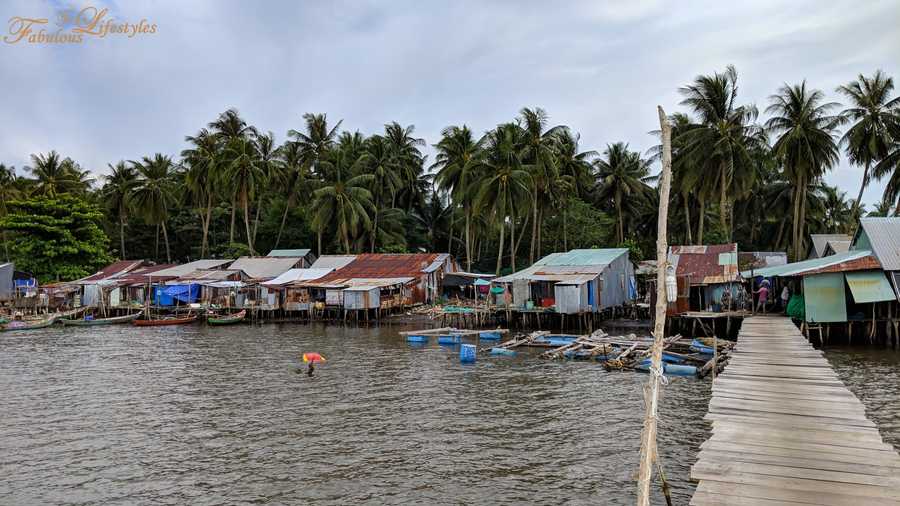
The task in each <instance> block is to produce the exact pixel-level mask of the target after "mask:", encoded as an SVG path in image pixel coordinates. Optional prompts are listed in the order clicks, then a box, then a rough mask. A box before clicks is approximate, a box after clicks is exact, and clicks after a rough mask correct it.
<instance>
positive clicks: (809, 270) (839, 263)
mask: <svg viewBox="0 0 900 506" xmlns="http://www.w3.org/2000/svg"><path fill="white" fill-rule="evenodd" d="M867 257H871V258H870V260H866V258H867ZM872 262H874V263H875V266H876V268H877V265H878V264H877V260H875V258H874V257H872V252H871V251H868V250H857V251H848V252H846V253H836V254H834V255H831V256H827V257H822V258H811V259H809V260H803V261H802V262H794V263H792V264H787V265H777V266H775V267H766V268H763V269H754V270H753V276H762V277H766V278H770V277H773V276H800V275H809V274H813V273H816V272H829V271H831V272H844V271H848V270H849V271H853V270H863V269H871V268H872ZM742 274H743V275H744V276H746V277H748V278H749V277H750V275H751V273H750V271H744V272H743V273H742Z"/></svg>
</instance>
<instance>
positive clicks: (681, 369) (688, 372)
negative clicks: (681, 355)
mask: <svg viewBox="0 0 900 506" xmlns="http://www.w3.org/2000/svg"><path fill="white" fill-rule="evenodd" d="M665 373H666V375H668V376H696V375H697V368H696V367H694V366H692V365H679V364H666V366H665Z"/></svg>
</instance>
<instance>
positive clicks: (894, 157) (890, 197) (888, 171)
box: [873, 112, 900, 216]
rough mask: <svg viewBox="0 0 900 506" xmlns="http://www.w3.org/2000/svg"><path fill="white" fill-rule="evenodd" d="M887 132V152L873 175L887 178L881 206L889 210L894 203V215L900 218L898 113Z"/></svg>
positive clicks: (899, 132) (899, 123) (899, 119)
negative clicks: (888, 137)
mask: <svg viewBox="0 0 900 506" xmlns="http://www.w3.org/2000/svg"><path fill="white" fill-rule="evenodd" d="M888 131H889V133H890V135H891V143H890V146H889V148H888V152H887V154H886V155H885V156H884V158H883V159H882V160H881V161H880V162H878V165H876V166H875V168H874V170H873V174H874V175H875V177H876V178H878V179H879V180H881V179H882V178H884V177H888V181H887V184H886V185H885V187H884V196H883V197H882V198H881V204H882V206H886V207H887V209H890V207H891V205H892V204H894V203H896V206H895V208H894V215H895V216H900V112H898V113H897V114H895V115H894V116H893V117H892V118H891V119H890V122H889V124H888Z"/></svg>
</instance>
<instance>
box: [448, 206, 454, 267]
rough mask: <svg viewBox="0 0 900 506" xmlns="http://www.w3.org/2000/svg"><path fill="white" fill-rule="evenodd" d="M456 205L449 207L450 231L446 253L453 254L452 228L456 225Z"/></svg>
mask: <svg viewBox="0 0 900 506" xmlns="http://www.w3.org/2000/svg"><path fill="white" fill-rule="evenodd" d="M451 200H452V199H451ZM455 211H456V205H451V206H450V230H449V232H450V233H449V234H448V237H447V253H450V254H451V255H452V254H453V226H454V225H455V224H456V212H455Z"/></svg>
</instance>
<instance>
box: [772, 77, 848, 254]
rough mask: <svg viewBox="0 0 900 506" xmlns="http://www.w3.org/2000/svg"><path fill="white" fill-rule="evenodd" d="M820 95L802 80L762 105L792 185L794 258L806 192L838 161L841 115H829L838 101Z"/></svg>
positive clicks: (801, 239)
mask: <svg viewBox="0 0 900 506" xmlns="http://www.w3.org/2000/svg"><path fill="white" fill-rule="evenodd" d="M824 98H825V95H824V94H823V93H822V92H821V91H819V90H810V89H808V88H807V87H806V81H805V80H804V81H803V82H802V83H800V84H797V85H794V86H788V85H787V84H785V85H784V86H782V87H781V88H780V89H779V90H778V93H777V94H775V95H772V96H771V97H769V101H770V105H769V107H767V108H766V113H768V114H771V115H772V117H771V118H770V119H769V120H768V121H767V122H766V128H767V129H768V130H770V131H771V132H773V133H774V134H776V135H778V139H777V140H776V141H775V144H774V146H773V150H774V152H775V154H776V156H778V158H779V160H780V161H781V164H782V165H783V167H784V172H785V176H786V177H787V178H788V179H789V180H790V181H791V182H792V183H793V184H794V197H793V206H794V212H793V235H792V237H793V246H794V248H793V249H794V258H795V259H796V260H799V259H800V257H801V255H802V251H803V242H804V238H805V234H804V225H805V223H806V207H807V205H806V203H807V198H806V193H807V191H808V190H809V187H810V186H811V185H814V184H816V183H817V182H818V180H819V178H820V177H821V176H822V174H824V173H825V172H826V171H827V170H829V169H831V168H832V167H833V166H834V165H835V164H836V163H837V161H838V146H837V143H836V142H835V135H836V130H837V127H838V125H839V124H840V122H841V118H840V116H835V115H832V114H831V110H832V109H834V108H836V107H838V104H836V103H834V102H828V103H825V102H823V100H824Z"/></svg>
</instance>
